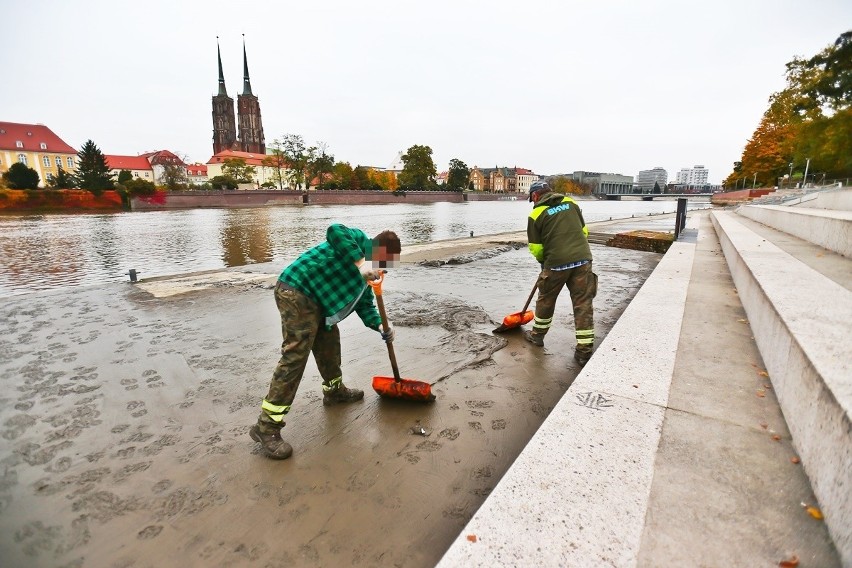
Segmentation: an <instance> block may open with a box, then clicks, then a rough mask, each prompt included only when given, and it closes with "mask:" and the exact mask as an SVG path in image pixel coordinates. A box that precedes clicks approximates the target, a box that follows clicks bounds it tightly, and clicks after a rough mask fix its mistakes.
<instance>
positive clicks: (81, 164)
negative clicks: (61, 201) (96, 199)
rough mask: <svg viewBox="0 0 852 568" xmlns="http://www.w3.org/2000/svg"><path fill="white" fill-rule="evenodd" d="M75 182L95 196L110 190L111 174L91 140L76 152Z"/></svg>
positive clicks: (104, 159)
mask: <svg viewBox="0 0 852 568" xmlns="http://www.w3.org/2000/svg"><path fill="white" fill-rule="evenodd" d="M77 181H78V182H79V185H80V187H81V188H82V189H86V190H89V191H91V192H92V193H94V194H95V195H100V194H101V193H103V191H104V190H105V189H112V186H113V181H112V174H111V173H110V172H109V166H108V165H107V162H106V158H105V157H104V155H103V152H101V150H100V148H98V147H97V145H95V143H94V142H93V141H92V140H87V141H86V143H85V144H83V148H82V149H81V150H80V151H79V152H77Z"/></svg>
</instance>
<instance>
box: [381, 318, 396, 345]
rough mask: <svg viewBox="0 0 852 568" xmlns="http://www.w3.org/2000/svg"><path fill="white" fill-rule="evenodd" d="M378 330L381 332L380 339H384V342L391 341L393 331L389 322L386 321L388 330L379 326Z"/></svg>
mask: <svg viewBox="0 0 852 568" xmlns="http://www.w3.org/2000/svg"><path fill="white" fill-rule="evenodd" d="M379 331H380V332H381V334H382V339H384V340H385V343H393V338H394V332H393V326H392V325H391V323H390V322H388V330H387V331H382V329H381V328H379Z"/></svg>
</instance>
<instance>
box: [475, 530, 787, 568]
mask: <svg viewBox="0 0 852 568" xmlns="http://www.w3.org/2000/svg"><path fill="white" fill-rule="evenodd" d="M467 540H469V541H470V542H476V535H475V534H469V535H467ZM797 564H798V562H797ZM793 566H795V564H794V565H793Z"/></svg>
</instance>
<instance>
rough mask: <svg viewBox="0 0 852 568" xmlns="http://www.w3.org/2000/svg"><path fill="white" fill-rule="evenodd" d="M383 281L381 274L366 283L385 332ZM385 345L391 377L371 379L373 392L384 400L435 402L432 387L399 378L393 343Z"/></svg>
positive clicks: (383, 277)
mask: <svg viewBox="0 0 852 568" xmlns="http://www.w3.org/2000/svg"><path fill="white" fill-rule="evenodd" d="M384 279H385V274H384V273H382V275H381V276H380V277H379V279H378V280H371V281H369V282H367V283H368V284H369V285H370V287H371V288H372V289H373V293H375V294H376V305H377V306H378V308H379V315H381V317H382V329H384V331H385V332H387V331H388V330H389V329H390V325H389V324H388V316H387V313H386V312H385V302H384V300H383V299H382V282H384ZM386 344H387V346H388V355H389V356H390V362H391V367H392V368H393V376H392V377H373V390H374V391H376V392H377V393H378V394H379V396H381V397H384V398H396V399H399V400H413V401H419V402H431V401H433V400H435V395H434V394H432V385H430V384H429V383H427V382H424V381H416V380H414V379H403V378H400V376H399V367H397V364H396V355H394V352H393V341H387V342H386Z"/></svg>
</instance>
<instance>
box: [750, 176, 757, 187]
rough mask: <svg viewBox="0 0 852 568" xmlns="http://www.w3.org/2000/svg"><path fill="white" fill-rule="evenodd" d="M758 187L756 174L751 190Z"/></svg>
mask: <svg viewBox="0 0 852 568" xmlns="http://www.w3.org/2000/svg"><path fill="white" fill-rule="evenodd" d="M756 185H757V174H754V181H753V182H752V184H751V188H752V189H754V186H756Z"/></svg>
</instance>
